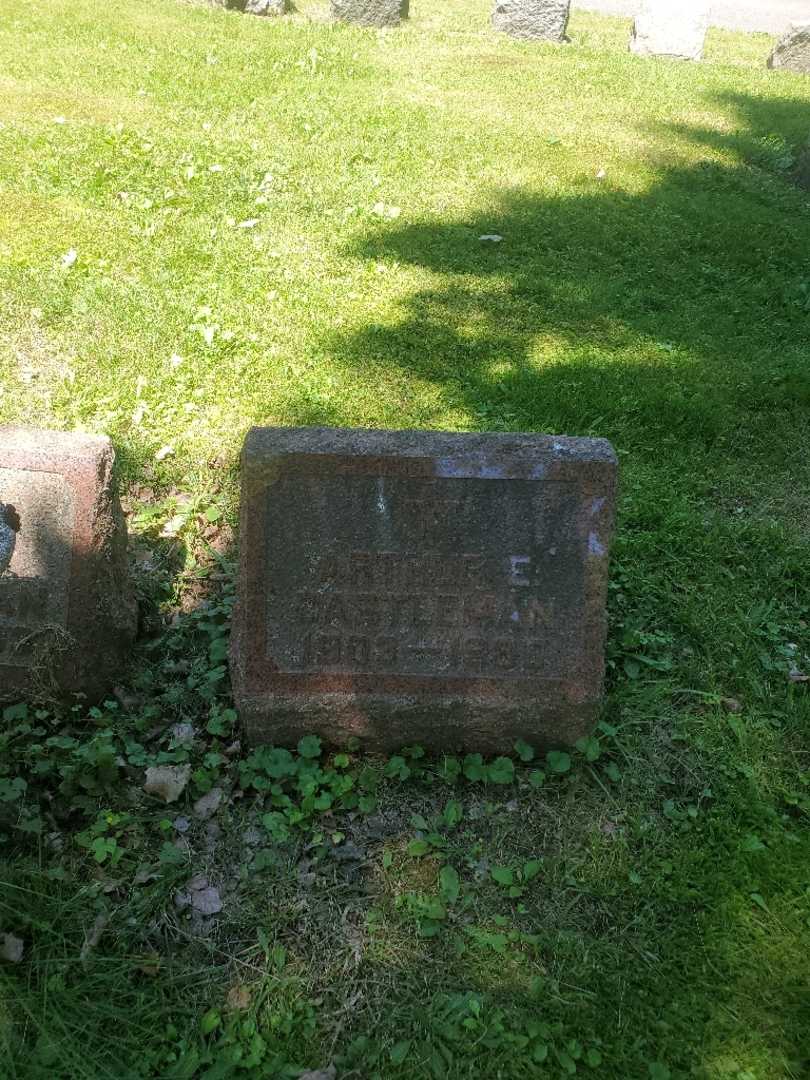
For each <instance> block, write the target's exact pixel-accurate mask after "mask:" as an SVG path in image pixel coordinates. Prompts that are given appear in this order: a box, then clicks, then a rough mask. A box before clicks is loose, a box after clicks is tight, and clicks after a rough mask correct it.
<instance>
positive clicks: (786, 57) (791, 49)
mask: <svg viewBox="0 0 810 1080" xmlns="http://www.w3.org/2000/svg"><path fill="white" fill-rule="evenodd" d="M768 67H769V68H784V69H785V70H786V71H793V72H795V73H796V74H797V75H810V22H805V23H791V25H790V26H789V27H788V28H787V30H786V31H785V32H784V34H783V35H782V37H781V38H780V39H779V41H777V43H776V45H775V47H774V49H773V52H772V53H771V55H770V56H769V57H768Z"/></svg>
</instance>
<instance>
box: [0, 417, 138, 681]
mask: <svg viewBox="0 0 810 1080" xmlns="http://www.w3.org/2000/svg"><path fill="white" fill-rule="evenodd" d="M113 457H114V455H113V449H112V445H111V443H110V441H109V439H106V438H103V437H100V436H94V435H78V434H66V433H63V432H54V431H36V430H31V429H27V428H0V503H2V504H3V505H4V508H5V509H4V519H5V521H6V523H7V525H8V523H9V521H10V522H11V525H12V527H13V530H14V533H15V536H14V548H13V554H12V555H11V559H10V561H9V563H8V565H7V567H6V568H5V569H4V570H3V572H2V573H0V701H5V702H8V701H12V700H18V699H20V698H40V697H41V698H52V697H66V696H67V697H69V696H70V695H73V694H84V695H85V696H86V697H87V698H91V699H93V698H95V699H97V698H99V697H100V696H102V695H103V694H104V693H105V692H106V691H107V690H108V689H109V687H110V685H111V684H112V682H113V680H114V679H115V677H116V676H117V675H118V674H119V673H120V671H121V668H122V666H123V665H124V664H125V662H126V660H127V657H128V653H129V650H130V647H131V645H132V642H133V640H134V637H135V631H136V627H137V608H136V604H135V600H134V598H133V594H132V591H131V589H130V585H129V579H128V573H127V551H126V528H125V524H124V518H123V515H122V513H121V508H120V505H119V502H118V498H117V496H116V494H115V491H114V489H113V482H112V466H113Z"/></svg>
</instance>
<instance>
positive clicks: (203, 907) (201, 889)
mask: <svg viewBox="0 0 810 1080" xmlns="http://www.w3.org/2000/svg"><path fill="white" fill-rule="evenodd" d="M174 903H175V906H176V907H177V908H179V909H180V910H181V911H182V910H183V909H184V908H188V907H190V908H191V909H192V910H193V911H196V912H197V914H198V915H216V914H217V913H218V912H220V911H222V898H221V897H220V895H219V889H217V888H215V886H213V885H209V883H208V878H207V877H205V876H204V875H203V874H196V875H195V876H194V877H193V878H191V880H190V881H188V882H187V884H186V887H185V889H182V890H179V891H178V892H176V893H175V896H174Z"/></svg>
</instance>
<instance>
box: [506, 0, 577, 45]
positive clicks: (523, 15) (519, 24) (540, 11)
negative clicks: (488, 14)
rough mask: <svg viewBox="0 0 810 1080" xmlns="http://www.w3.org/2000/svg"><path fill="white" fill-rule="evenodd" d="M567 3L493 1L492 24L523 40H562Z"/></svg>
mask: <svg viewBox="0 0 810 1080" xmlns="http://www.w3.org/2000/svg"><path fill="white" fill-rule="evenodd" d="M570 7H571V2H570V0H496V2H495V7H494V9H493V12H492V25H493V26H494V28H495V29H496V30H500V31H501V33H504V34H509V35H510V36H511V37H514V38H522V39H523V40H526V41H556V42H561V41H565V30H566V27H567V26H568V15H569V11H570Z"/></svg>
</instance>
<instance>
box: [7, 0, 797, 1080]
mask: <svg viewBox="0 0 810 1080" xmlns="http://www.w3.org/2000/svg"><path fill="white" fill-rule="evenodd" d="M487 14H488V0H445V2H443V3H442V4H441V5H429V4H422V3H421V2H417V3H416V4H415V5H414V11H413V17H412V19H411V20H410V21H409V22H408V23H407V24H406V25H404V26H403V27H402V28H401V29H400V30H398V31H395V32H390V33H377V32H373V31H361V30H356V29H352V28H347V27H333V26H330V25H328V23H327V22H326V15H327V12H326V5H325V4H322V3H320V2H318V3H309V2H307V3H302V5H301V8H300V10H299V11H298V12H297V13H296V14H295V15H294V16H291V17H290V18H289V19H285V20H284V21H282V22H278V21H272V20H261V19H256V18H252V17H248V16H240V15H238V14H236V13H231V12H225V11H222V10H217V9H208V8H206V7H204V6H194V5H193V4H191V3H183V2H181V0H149V2H142V0H112V2H111V3H108V4H99V3H95V2H91V0H61V2H60V3H59V4H56V3H55V2H50V3H45V4H39V5H29V6H19V5H13V4H12V3H11V2H10V0H0V422H3V423H15V422H24V423H30V424H39V425H43V426H52V427H58V428H67V429H71V428H80V429H83V430H89V431H94V432H95V431H98V432H106V433H108V434H109V435H110V436H112V438H113V439H114V441H115V444H116V448H117V451H118V455H119V459H118V460H119V467H120V470H119V474H120V483H121V487H122V491H123V493H124V495H125V497H126V500H127V506H128V509H129V511H130V530H131V533H132V537H133V544H132V546H133V553H134V558H135V563H136V567H137V574H138V583H139V589H140V592H141V595H142V600H143V611H144V635H143V640H142V644H141V646H140V647H139V652H138V654H137V656H136V658H135V663H134V665H133V671H132V673H131V675H130V677H129V678H128V679H127V680H126V681H122V686H121V688H120V689H119V691H118V693H117V698H116V699H115V700H111V701H110V702H109V703H108V704H106V705H104V706H103V707H101V708H98V709H94V710H91V711H88V710H87V709H86V708H84V709H82V708H76V709H75V710H73V711H72V712H71V713H67V714H65V713H62V714H60V713H58V711H54V710H48V709H45V708H43V709H40V710H35V709H34V708H33V707H29V708H26V707H25V706H15V707H11V708H10V709H6V711H5V713H4V714H3V722H2V726H1V727H0V840H2V841H3V843H2V846H0V852H2V859H3V861H2V864H0V935H2V933H6V934H8V935H11V936H10V937H7V938H3V937H2V936H0V947H2V950H3V951H5V953H6V954H10V953H14V949H15V947H16V944H15V943H16V942H18V941H19V942H22V945H23V954H22V958H21V959H20V960H19V962H14V963H10V962H6V963H3V962H2V961H0V1078H2V1080H29V1078H31V1080H33V1078H37V1080H39V1078H41V1080H61V1078H70V1080H96V1078H104V1080H136V1078H147V1077H152V1078H157V1077H160V1078H166V1080H168V1078H174V1080H192V1078H205V1080H219V1078H228V1077H237V1078H240V1077H246V1078H251V1077H252V1078H256V1080H258V1078H268V1077H290V1078H292V1077H297V1076H298V1075H299V1074H300V1073H301V1072H302V1071H303V1070H306V1069H322V1070H328V1067H329V1066H330V1064H332V1063H334V1066H335V1068H336V1071H337V1077H338V1080H349V1078H352V1080H371V1078H373V1077H383V1078H388V1077H391V1078H414V1080H417V1078H422V1077H429V1078H435V1080H443V1078H447V1080H453V1078H463V1077H467V1078H474V1077H482V1078H512V1077H514V1078H524V1077H542V1078H545V1077H548V1078H557V1077H566V1076H570V1075H583V1076H591V1075H593V1076H597V1077H608V1078H615V1080H635V1078H639V1080H667V1078H670V1080H680V1078H705V1080H781V1078H785V1077H790V1078H796V1080H798V1078H800V1077H806V1076H808V1075H809V1074H810V1035H808V1032H809V1031H810V960H808V956H809V955H810V829H808V822H809V819H810V739H808V720H810V697H808V684H807V683H806V682H803V681H800V679H799V677H798V676H797V674H796V673H797V672H805V671H810V659H809V658H808V654H810V630H808V623H810V592H809V591H808V589H809V587H810V453H808V445H810V441H809V440H810V415H809V412H808V410H809V407H810V368H808V362H809V361H810V195H808V194H807V192H803V191H802V190H801V189H800V188H799V187H798V186H797V185H796V184H795V183H794V182H793V176H792V169H793V160H794V157H795V154H796V151H797V149H798V148H799V147H800V146H801V145H802V144H803V143H804V142H805V141H806V140H807V138H808V136H810V80H809V79H805V78H801V77H797V76H792V75H790V74H788V73H783V72H768V71H766V69H765V66H764V60H765V57H766V55H767V53H768V50H769V48H770V44H771V42H770V39H769V38H767V37H766V36H763V35H754V36H749V37H746V36H743V35H735V34H728V33H722V32H719V31H712V32H711V33H710V36H709V40H708V44H707V52H706V59H705V62H704V63H702V64H699V65H689V64H680V65H679V64H675V63H669V62H663V61H662V62H658V61H653V60H644V61H642V60H639V59H637V58H634V57H632V56H630V55H628V53H627V52H626V41H627V35H628V24H627V22H625V21H622V20H617V19H607V18H600V17H598V16H595V15H585V14H581V13H578V14H576V15H575V16H574V17H573V18H572V20H571V25H570V36H571V38H572V44H571V45H570V46H569V47H564V48H554V47H550V46H549V47H544V46H537V45H526V44H519V43H516V42H513V41H510V40H509V39H507V38H505V37H502V36H499V35H496V34H495V33H493V32H491V31H490V29H489V28H488V25H487ZM492 234H496V235H498V236H500V237H502V239H501V241H500V242H493V241H487V240H482V239H481V237H482V236H485V235H492ZM257 423H272V424H307V425H310V424H335V425H348V426H371V427H377V426H380V427H421V428H436V429H451V430H497V431H504V430H515V431H543V432H553V433H566V434H571V435H586V434H587V435H591V434H598V435H602V436H606V437H607V438H609V439H611V440H612V441H613V443H614V445H615V446H616V448H617V451H618V453H619V455H620V460H621V463H622V496H621V504H620V515H619V532H618V537H617V542H616V547H615V553H614V560H613V564H612V578H611V592H610V615H611V630H610V638H609V645H608V656H609V677H608V689H607V696H606V702H605V708H604V713H603V718H602V721H601V723H600V726H599V729H598V731H597V737H596V738H595V739H594V740H593V741H592V742H590V743H589V744H587V746H583V747H582V748H580V750H578V751H577V752H575V753H574V754H573V755H572V756H571V758H570V759H569V758H567V757H565V756H560V755H552V756H551V758H550V759H542V760H539V761H531V760H529V761H524V760H521V755H522V758H529V757H530V756H531V751H530V749H529V748H527V747H520V748H519V752H516V754H515V763H514V764H513V763H512V762H511V761H505V760H503V759H501V760H499V761H496V762H495V763H488V762H481V761H478V760H476V759H475V758H474V757H473V758H469V759H466V760H456V759H454V758H447V759H442V760H431V759H427V758H424V757H421V756H420V751H419V749H418V748H409V749H408V750H407V751H406V752H404V753H403V754H402V755H399V756H397V757H394V758H392V759H391V760H390V761H388V762H386V761H381V760H376V759H372V758H368V757H365V756H364V755H363V754H362V753H360V752H355V751H352V752H350V753H348V754H345V755H338V756H336V757H335V756H329V755H328V754H327V752H326V750H325V749H322V748H320V747H319V746H318V745H317V742H316V741H312V740H309V741H305V742H304V744H303V745H302V746H301V748H300V752H298V753H296V754H294V755H291V756H289V755H285V754H283V753H279V752H268V751H264V752H261V753H251V751H250V748H249V747H240V746H239V745H238V741H237V740H238V725H237V724H236V722H235V717H234V715H233V713H232V711H231V709H230V702H229V699H228V689H227V672H226V669H225V666H224V665H225V661H224V656H225V651H226V644H227V628H228V616H229V612H230V608H231V603H232V598H233V597H232V584H231V581H232V564H233V550H232V539H233V529H232V526H233V524H234V522H235V511H236V504H237V489H238V477H237V473H236V460H237V455H238V450H239V446H240V442H241V440H242V438H243V435H244V433H245V431H246V429H247V428H248V427H249V426H250V425H251V424H257ZM791 672H793V676H792V677H791V674H790V673H791ZM185 764H188V765H189V766H190V767H191V778H190V781H189V783H188V786H187V788H186V790H185V791H184V793H183V794H182V795H181V797H180V798H179V800H177V801H176V802H173V803H171V804H169V805H162V804H161V803H160V802H159V801H158V800H157V799H155V798H152V797H150V796H148V795H146V794H145V793H144V791H143V783H144V769H145V768H146V767H147V766H150V765H174V766H180V767H182V766H183V765H185ZM212 791H213V792H214V794H213V795H211V792H212ZM217 792H219V793H220V794H221V801H220V802H219V805H218V807H217V808H214V804H215V803H216V802H217V799H218V797H219V796H218V795H217ZM206 794H208V796H209V799H208V803H209V805H208V808H207V809H205V807H198V808H197V809H196V810H195V809H194V804H195V802H196V800H198V799H199V798H200V797H201V796H204V795H206ZM206 815H208V816H206ZM201 876H202V877H204V878H205V879H206V881H207V885H205V884H203V882H202V881H201V880H200V877H201ZM195 877H196V878H197V880H196V881H194V880H193V879H194V878H195ZM190 879H191V880H192V883H191V885H189V881H190ZM195 885H196V886H197V888H196V889H195V888H194V886H195ZM206 890H207V891H206ZM217 904H221V910H220V911H218V912H214V911H213V909H214V908H216V907H217ZM4 942H5V944H4ZM323 1075H324V1076H329V1075H331V1074H330V1073H329V1072H328V1071H327V1072H325V1073H324V1074H323Z"/></svg>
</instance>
